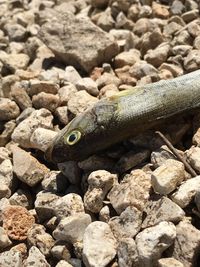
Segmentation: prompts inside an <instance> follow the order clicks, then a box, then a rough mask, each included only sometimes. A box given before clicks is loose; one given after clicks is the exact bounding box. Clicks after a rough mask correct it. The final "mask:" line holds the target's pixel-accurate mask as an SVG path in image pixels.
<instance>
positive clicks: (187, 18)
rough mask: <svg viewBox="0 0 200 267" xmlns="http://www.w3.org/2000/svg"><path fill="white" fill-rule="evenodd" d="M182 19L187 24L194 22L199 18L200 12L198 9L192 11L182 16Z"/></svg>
mask: <svg viewBox="0 0 200 267" xmlns="http://www.w3.org/2000/svg"><path fill="white" fill-rule="evenodd" d="M181 17H182V19H183V20H184V21H185V22H186V23H188V22H190V21H193V20H195V19H197V18H198V17H199V10H198V9H193V10H190V11H188V12H185V13H184V14H182V16H181Z"/></svg>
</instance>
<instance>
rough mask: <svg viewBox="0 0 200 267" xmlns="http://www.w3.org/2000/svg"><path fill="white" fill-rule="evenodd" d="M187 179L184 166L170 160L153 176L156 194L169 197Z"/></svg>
mask: <svg viewBox="0 0 200 267" xmlns="http://www.w3.org/2000/svg"><path fill="white" fill-rule="evenodd" d="M184 178H185V172H184V165H183V163H182V162H179V161H177V160H173V159H168V160H166V161H165V163H163V164H162V165H161V166H160V167H158V168H157V169H156V170H155V171H153V173H152V176H151V182H152V187H153V189H154V191H155V192H156V193H159V194H161V195H167V194H169V193H171V192H172V191H173V190H174V189H175V188H176V187H177V185H179V184H181V182H182V181H183V180H184Z"/></svg>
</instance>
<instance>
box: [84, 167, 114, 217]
mask: <svg viewBox="0 0 200 267" xmlns="http://www.w3.org/2000/svg"><path fill="white" fill-rule="evenodd" d="M116 181H117V175H116V174H111V173H110V172H107V171H105V170H99V171H94V172H92V173H91V174H90V175H89V177H88V184H89V187H88V190H87V192H86V193H85V195H84V206H85V208H86V209H87V210H89V211H91V212H94V213H98V212H99V211H100V210H101V208H102V207H103V200H104V198H105V196H106V195H107V193H108V191H109V190H110V189H111V188H112V186H113V185H114V184H115V183H116Z"/></svg>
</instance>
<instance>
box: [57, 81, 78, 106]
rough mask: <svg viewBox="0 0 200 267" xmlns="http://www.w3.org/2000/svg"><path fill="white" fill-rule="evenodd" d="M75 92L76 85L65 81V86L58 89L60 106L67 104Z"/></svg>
mask: <svg viewBox="0 0 200 267" xmlns="http://www.w3.org/2000/svg"><path fill="white" fill-rule="evenodd" d="M76 92H77V89H76V87H75V86H74V85H73V84H72V83H67V84H66V85H65V86H63V87H61V88H60V89H59V90H58V95H59V97H60V104H61V105H62V106H65V105H67V103H68V101H69V100H70V98H71V97H72V96H73V95H74V94H75V93H76Z"/></svg>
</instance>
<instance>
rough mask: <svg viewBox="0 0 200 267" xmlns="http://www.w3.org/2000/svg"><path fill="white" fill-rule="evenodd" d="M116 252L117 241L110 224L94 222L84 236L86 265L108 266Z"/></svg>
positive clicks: (89, 266)
mask: <svg viewBox="0 0 200 267" xmlns="http://www.w3.org/2000/svg"><path fill="white" fill-rule="evenodd" d="M116 252H117V243H116V240H115V238H114V236H113V234H112V231H111V229H110V227H109V225H108V224H107V223H104V222H98V221H96V222H92V223H91V224H90V225H89V226H88V227H87V228H86V230H85V234H84V237H83V262H84V264H85V265H86V267H106V266H107V265H108V263H109V262H111V260H112V259H113V258H114V257H115V255H116Z"/></svg>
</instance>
